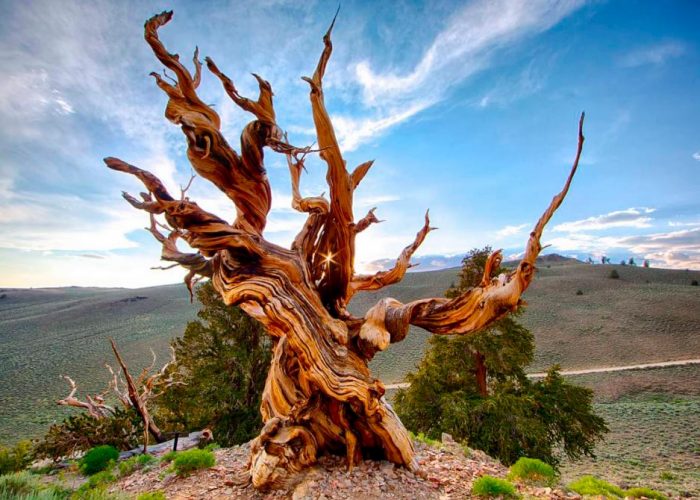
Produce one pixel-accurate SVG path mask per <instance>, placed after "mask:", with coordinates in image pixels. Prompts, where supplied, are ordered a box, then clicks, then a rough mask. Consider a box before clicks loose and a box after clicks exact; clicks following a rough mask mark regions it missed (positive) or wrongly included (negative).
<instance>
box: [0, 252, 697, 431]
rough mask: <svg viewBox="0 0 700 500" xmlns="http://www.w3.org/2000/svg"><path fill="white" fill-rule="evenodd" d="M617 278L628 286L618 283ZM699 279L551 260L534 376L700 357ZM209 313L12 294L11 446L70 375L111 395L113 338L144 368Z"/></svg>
mask: <svg viewBox="0 0 700 500" xmlns="http://www.w3.org/2000/svg"><path fill="white" fill-rule="evenodd" d="M612 268H616V269H617V270H618V272H619V274H620V276H621V278H620V279H619V280H613V279H610V278H608V275H609V273H610V270H611V269H612ZM456 277H457V270H456V269H449V270H444V271H433V272H424V273H410V274H408V275H407V276H406V278H405V279H404V281H403V282H402V283H399V284H397V285H394V286H392V287H389V288H387V289H385V290H381V291H379V292H374V293H363V294H358V296H357V297H356V299H355V300H353V302H352V304H351V309H352V310H353V312H355V313H356V314H363V313H364V311H365V310H366V309H367V308H369V307H370V306H371V305H373V304H374V303H376V301H377V300H378V299H379V298H381V297H385V296H392V297H395V298H397V299H399V300H401V301H408V300H413V299H419V298H423V297H430V296H441V295H442V294H443V293H444V290H445V289H446V288H447V287H449V285H450V283H451V282H453V281H455V280H456ZM693 279H696V280H700V272H697V271H672V270H662V269H643V268H634V267H628V266H625V267H622V266H590V265H585V264H581V263H578V262H577V261H571V260H564V261H561V260H560V259H556V258H551V257H550V259H546V260H545V261H543V262H542V263H541V265H540V273H539V276H538V278H537V279H536V280H535V282H534V285H533V286H532V287H531V288H530V289H529V290H528V291H527V293H526V296H525V298H526V300H527V301H528V303H529V306H528V308H527V310H526V312H525V314H524V315H523V317H522V321H523V322H524V323H525V324H526V325H527V326H528V327H530V328H531V329H532V331H533V332H534V333H535V337H536V340H537V351H536V352H537V354H536V361H535V364H534V365H533V366H532V367H531V368H532V370H533V371H540V370H542V369H544V368H546V367H547V366H549V365H550V364H552V363H555V362H557V363H560V364H561V365H562V366H563V367H564V368H582V367H590V366H601V365H617V364H627V363H634V362H649V361H663V360H671V359H682V358H690V357H700V327H699V325H700V287H696V286H690V283H691V281H692V280H693ZM577 290H581V291H582V292H583V295H577V294H576V292H577ZM197 309H198V307H197V304H196V303H195V304H190V303H189V300H188V295H187V291H186V290H185V288H184V286H183V285H170V286H164V287H153V288H144V289H138V290H126V289H97V288H58V289H34V290H16V289H5V290H0V380H1V381H2V384H0V442H8V441H14V440H15V439H17V437H22V436H32V435H37V434H39V433H41V432H43V430H44V429H45V428H46V426H47V424H48V423H50V422H51V421H53V420H54V419H57V418H58V419H62V418H63V417H64V416H65V415H67V414H68V413H69V412H70V410H69V409H66V408H59V407H56V406H55V404H54V401H55V400H56V399H57V398H58V397H61V396H63V395H65V389H66V385H65V383H64V382H63V381H62V380H61V379H60V378H59V375H60V374H63V373H68V374H71V375H73V376H74V377H75V378H76V380H77V381H78V382H79V385H80V389H81V390H83V389H85V390H90V391H96V390H100V389H102V388H103V386H104V383H105V381H106V376H105V371H104V368H103V364H104V362H105V361H111V354H110V352H109V348H108V344H107V338H108V337H114V338H115V339H116V340H117V342H118V343H119V345H120V347H121V348H122V350H123V351H124V354H125V356H126V357H127V359H128V360H130V363H131V364H132V365H133V366H135V367H138V366H143V365H144V364H146V363H147V362H149V361H150V353H149V348H153V349H154V350H155V351H156V352H157V353H158V354H160V355H164V354H165V353H166V350H167V344H168V342H169V340H170V339H171V338H173V337H175V336H177V335H179V334H181V333H182V332H183V331H184V328H185V325H186V323H187V321H189V320H191V319H193V318H194V317H195V314H196V311H197ZM427 337H428V334H426V333H425V332H423V331H421V330H420V329H418V328H414V329H412V331H411V333H410V334H409V335H408V337H407V338H406V340H404V341H403V342H400V343H398V344H394V345H392V346H391V347H390V348H389V349H388V350H387V351H385V352H382V353H379V354H378V355H377V357H376V358H375V359H374V360H373V362H372V369H373V370H374V373H375V374H376V375H377V376H378V377H380V378H381V379H382V380H384V381H385V382H397V381H401V380H402V379H403V377H404V376H405V374H406V373H407V372H409V371H410V370H412V369H413V368H414V367H415V365H416V364H417V363H418V362H419V361H420V359H421V357H422V355H423V352H424V349H425V346H426V339H427Z"/></svg>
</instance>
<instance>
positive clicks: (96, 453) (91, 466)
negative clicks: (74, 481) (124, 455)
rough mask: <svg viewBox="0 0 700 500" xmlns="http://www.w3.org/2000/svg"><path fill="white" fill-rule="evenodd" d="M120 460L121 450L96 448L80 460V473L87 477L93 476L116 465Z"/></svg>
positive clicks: (106, 447)
mask: <svg viewBox="0 0 700 500" xmlns="http://www.w3.org/2000/svg"><path fill="white" fill-rule="evenodd" d="M118 459H119V450H117V449H116V448H115V447H114V446H109V445H103V446H96V447H95V448H92V449H91V450H90V451H88V452H87V453H86V454H85V456H84V457H83V458H82V459H80V471H81V472H82V473H83V474H85V475H86V476H91V475H93V474H97V473H98V472H101V471H103V470H105V469H107V468H108V467H110V466H111V465H114V463H116V461H117V460H118Z"/></svg>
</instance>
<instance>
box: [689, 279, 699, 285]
mask: <svg viewBox="0 0 700 500" xmlns="http://www.w3.org/2000/svg"><path fill="white" fill-rule="evenodd" d="M690 286H698V280H693V281H691V282H690Z"/></svg>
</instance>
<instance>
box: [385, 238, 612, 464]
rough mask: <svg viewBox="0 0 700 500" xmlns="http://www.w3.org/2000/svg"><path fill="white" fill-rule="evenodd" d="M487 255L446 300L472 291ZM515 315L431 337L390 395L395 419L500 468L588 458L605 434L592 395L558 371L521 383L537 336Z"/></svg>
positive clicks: (474, 257) (480, 255) (483, 253)
mask: <svg viewBox="0 0 700 500" xmlns="http://www.w3.org/2000/svg"><path fill="white" fill-rule="evenodd" d="M490 253H491V251H490V248H488V247H487V248H484V249H481V250H478V249H475V250H472V251H471V252H470V254H469V255H468V256H467V257H465V259H464V261H463V265H462V271H461V273H460V283H459V285H458V286H456V287H452V288H451V289H450V290H448V291H447V293H446V294H445V295H446V296H447V297H448V298H454V297H457V296H459V294H460V293H463V292H464V291H466V290H468V289H469V288H471V287H474V286H478V285H479V283H481V280H482V276H483V274H484V270H485V264H486V262H487V259H488V258H489V254H490ZM505 271H506V270H504V269H502V268H499V269H495V270H493V274H498V273H500V272H505ZM517 314H518V312H517V311H516V312H515V313H514V314H510V315H508V316H505V317H504V318H502V319H500V320H499V321H497V322H495V323H493V325H492V326H490V327H489V328H487V329H486V330H482V331H479V332H476V333H474V334H471V335H463V336H457V337H456V338H449V337H447V336H443V335H433V336H432V337H431V338H430V339H429V340H428V345H429V347H428V350H427V351H426V353H425V355H424V357H423V359H422V361H421V362H420V364H419V365H418V367H417V370H416V371H415V372H413V373H410V374H409V375H408V376H407V381H408V382H410V384H411V385H410V387H408V388H407V389H401V390H399V391H398V392H397V394H396V396H395V397H394V403H395V404H394V408H395V410H396V413H397V414H398V415H399V417H400V418H401V421H402V422H403V423H404V425H405V426H406V427H407V428H408V429H411V430H412V431H413V432H415V433H424V434H425V435H426V436H427V437H428V438H430V439H439V437H440V435H441V433H443V432H447V433H449V434H451V435H452V436H453V437H454V439H455V440H456V441H458V442H466V443H468V444H469V446H470V447H471V448H475V449H479V450H482V451H484V452H486V453H488V454H489V455H491V456H492V457H496V458H498V459H499V460H500V461H501V462H503V463H504V464H506V465H510V464H513V463H515V461H516V460H518V459H519V458H520V457H532V458H539V459H540V460H543V461H545V462H547V463H549V464H551V465H553V466H556V465H557V464H558V463H559V460H560V455H562V454H566V456H567V457H569V458H571V459H576V458H579V457H581V456H582V455H588V456H593V448H594V446H595V444H596V442H597V441H598V440H600V439H601V438H602V436H603V435H604V434H605V432H607V427H606V425H605V421H604V420H603V419H602V418H600V417H599V416H597V415H596V414H595V411H594V408H593V392H592V391H591V390H590V389H588V388H585V387H580V386H577V385H574V384H573V383H571V382H570V381H568V380H566V379H564V377H562V376H561V374H560V373H559V367H558V366H554V367H552V368H550V369H549V371H548V373H547V376H546V377H545V378H543V379H540V380H532V379H529V378H528V377H527V373H526V368H527V366H528V365H529V364H530V363H532V361H533V359H534V350H535V338H534V335H533V334H532V332H530V331H529V330H528V329H527V328H525V326H523V325H522V324H520V323H519V322H518V321H517Z"/></svg>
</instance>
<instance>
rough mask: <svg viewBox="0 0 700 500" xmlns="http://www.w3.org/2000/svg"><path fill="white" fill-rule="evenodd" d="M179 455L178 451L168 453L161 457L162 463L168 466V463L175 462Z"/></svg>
mask: <svg viewBox="0 0 700 500" xmlns="http://www.w3.org/2000/svg"><path fill="white" fill-rule="evenodd" d="M177 455H178V452H177V451H169V452H168V453H166V454H165V455H163V456H162V457H160V461H161V462H164V463H166V464H167V463H168V462H172V461H173V460H175V457H177Z"/></svg>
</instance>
